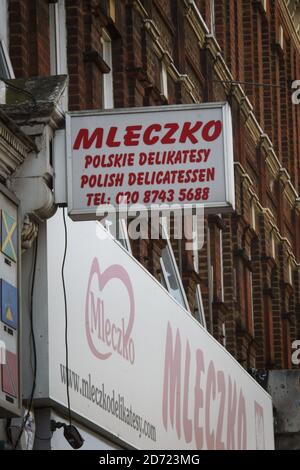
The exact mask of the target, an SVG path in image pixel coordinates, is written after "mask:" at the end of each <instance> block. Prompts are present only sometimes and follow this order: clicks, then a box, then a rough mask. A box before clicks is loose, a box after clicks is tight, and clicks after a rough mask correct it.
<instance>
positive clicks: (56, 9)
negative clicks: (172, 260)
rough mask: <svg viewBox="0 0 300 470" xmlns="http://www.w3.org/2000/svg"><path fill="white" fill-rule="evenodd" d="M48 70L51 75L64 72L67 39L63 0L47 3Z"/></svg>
mask: <svg viewBox="0 0 300 470" xmlns="http://www.w3.org/2000/svg"><path fill="white" fill-rule="evenodd" d="M49 30H50V72H51V75H60V74H66V73H67V71H68V69H67V40H66V11H65V2H64V0H58V2H57V3H50V4H49Z"/></svg>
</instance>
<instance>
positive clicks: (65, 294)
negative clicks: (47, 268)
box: [61, 207, 72, 426]
mask: <svg viewBox="0 0 300 470" xmlns="http://www.w3.org/2000/svg"><path fill="white" fill-rule="evenodd" d="M63 221H64V232H65V249H64V256H63V262H62V267H61V278H62V285H63V293H64V307H65V350H66V371H67V374H66V375H67V380H66V386H67V403H68V418H69V423H70V426H71V425H72V417H71V403H70V387H69V344H68V303H67V292H66V282H65V263H66V256H67V250H68V229H67V222H66V213H65V207H63Z"/></svg>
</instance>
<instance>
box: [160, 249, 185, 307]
mask: <svg viewBox="0 0 300 470" xmlns="http://www.w3.org/2000/svg"><path fill="white" fill-rule="evenodd" d="M162 268H163V272H164V276H165V282H166V284H167V286H168V291H169V292H170V294H171V295H172V297H174V299H175V300H177V302H178V303H180V304H181V305H182V306H183V307H184V308H187V306H186V302H185V299H184V296H183V293H182V290H181V286H180V284H179V280H178V276H177V272H176V269H175V266H174V263H173V260H172V256H171V253H170V249H169V246H168V245H167V246H166V247H165V248H164V249H163V250H162Z"/></svg>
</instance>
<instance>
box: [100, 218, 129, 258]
mask: <svg viewBox="0 0 300 470" xmlns="http://www.w3.org/2000/svg"><path fill="white" fill-rule="evenodd" d="M99 223H100V224H101V225H102V227H104V228H105V230H106V231H107V232H109V233H110V235H111V236H112V237H113V238H115V239H116V240H117V241H118V243H120V245H122V246H123V248H125V250H127V251H128V252H129V253H131V254H132V250H131V245H130V240H129V235H128V231H127V225H126V221H125V220H124V219H119V218H117V224H118V228H117V229H116V228H115V227H113V225H114V222H113V221H111V220H109V219H107V218H105V221H104V222H103V223H102V222H99Z"/></svg>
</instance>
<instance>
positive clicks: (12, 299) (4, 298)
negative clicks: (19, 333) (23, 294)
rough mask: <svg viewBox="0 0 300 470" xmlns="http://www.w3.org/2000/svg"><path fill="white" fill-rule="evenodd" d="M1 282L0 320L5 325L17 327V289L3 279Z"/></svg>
mask: <svg viewBox="0 0 300 470" xmlns="http://www.w3.org/2000/svg"><path fill="white" fill-rule="evenodd" d="M0 283H1V320H2V321H3V323H5V324H6V325H8V326H10V327H12V328H14V329H17V327H18V291H17V289H16V288H15V287H14V286H12V285H11V284H9V283H8V282H6V281H4V280H3V279H2V280H1V281H0Z"/></svg>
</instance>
